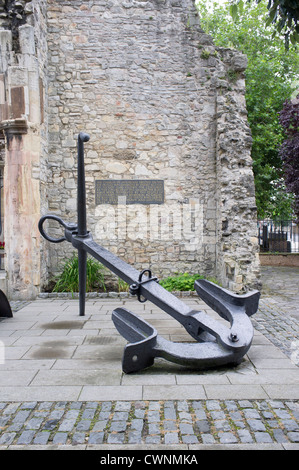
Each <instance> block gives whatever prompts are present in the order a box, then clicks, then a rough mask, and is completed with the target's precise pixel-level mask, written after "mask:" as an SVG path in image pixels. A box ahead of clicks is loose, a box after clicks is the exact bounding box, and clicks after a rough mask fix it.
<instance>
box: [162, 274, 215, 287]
mask: <svg viewBox="0 0 299 470" xmlns="http://www.w3.org/2000/svg"><path fill="white" fill-rule="evenodd" d="M197 279H207V280H208V281H211V282H214V283H215V284H217V280H216V279H214V278H209V279H208V278H206V277H205V276H201V275H200V274H189V273H178V274H177V275H175V276H169V277H167V278H165V279H162V280H161V281H160V284H161V286H162V287H164V289H166V290H168V291H170V292H172V291H194V290H195V289H194V282H195V281H196V280H197Z"/></svg>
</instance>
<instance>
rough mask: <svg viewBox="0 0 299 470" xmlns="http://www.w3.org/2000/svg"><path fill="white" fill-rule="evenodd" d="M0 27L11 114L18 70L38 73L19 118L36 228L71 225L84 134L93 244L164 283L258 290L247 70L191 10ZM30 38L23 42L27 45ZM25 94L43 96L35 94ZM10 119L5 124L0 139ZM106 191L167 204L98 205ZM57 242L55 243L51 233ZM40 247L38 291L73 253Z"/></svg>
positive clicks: (84, 12)
mask: <svg viewBox="0 0 299 470" xmlns="http://www.w3.org/2000/svg"><path fill="white" fill-rule="evenodd" d="M46 17H47V21H46ZM1 21H2V23H1ZM1 24H2V28H3V30H4V32H3V37H5V35H7V34H8V35H10V40H9V41H8V42H9V44H10V46H9V50H7V49H6V46H5V45H3V44H2V48H1V52H2V55H1V57H2V60H3V61H4V63H3V67H2V72H3V77H4V78H3V80H4V82H3V83H4V89H5V90H8V93H6V94H5V93H4V95H3V99H2V104H3V105H2V107H1V109H2V111H3V112H6V111H5V110H11V109H12V108H11V105H12V102H13V106H14V107H15V106H17V104H18V103H22V99H21V101H20V96H21V98H22V96H23V95H22V90H19V91H20V93H21V95H20V96H19V95H18V96H19V98H18V99H17V100H15V99H13V100H12V101H11V98H9V100H10V101H9V100H7V96H9V97H11V96H12V94H11V91H9V90H11V86H10V85H9V83H8V81H7V77H8V75H9V69H10V67H12V66H16V67H21V68H22V69H24V68H25V69H26V70H27V72H28V70H31V69H32V64H35V65H34V67H35V68H34V70H35V72H36V73H35V75H34V77H35V78H34V81H32V84H31V85H30V83H29V82H26V83H25V82H24V83H23V82H22V83H20V88H23V92H24V97H25V101H24V103H25V104H24V106H25V108H24V109H23V111H24V112H20V109H19V111H18V112H19V115H18V117H21V118H22V119H25V121H26V129H33V128H34V129H35V135H36V136H38V137H37V138H38V141H36V142H35V144H36V145H35V148H36V146H38V149H39V151H38V159H37V160H36V159H34V158H33V157H32V158H33V160H32V161H31V162H30V165H31V167H30V168H31V170H32V171H31V173H30V172H29V173H28V175H29V174H31V175H32V178H34V179H36V180H37V182H38V185H37V187H36V195H37V199H38V205H39V211H40V214H45V213H46V212H48V211H50V212H54V213H56V214H57V215H60V216H62V217H63V218H64V219H65V220H67V221H69V222H71V221H73V222H75V221H76V195H77V193H76V178H77V175H76V154H77V149H76V145H77V142H76V139H77V135H78V133H79V132H80V131H85V132H88V133H89V134H90V137H91V139H90V141H89V142H88V144H86V145H85V150H86V153H85V164H86V165H85V170H86V186H87V204H88V207H87V215H88V229H89V230H90V231H91V232H92V234H93V237H94V239H95V241H97V242H98V243H100V244H102V245H103V246H105V247H106V248H108V249H109V250H111V251H113V252H115V253H116V254H117V255H118V256H120V257H122V258H124V259H125V260H126V261H128V262H129V263H132V264H134V266H135V267H136V268H137V269H145V268H151V269H152V271H153V273H154V275H156V276H158V277H160V278H161V277H162V276H166V275H169V274H174V273H176V272H185V271H188V272H192V273H195V272H198V273H201V274H203V275H205V276H214V277H217V278H218V279H219V281H220V282H221V283H222V284H223V285H224V286H226V287H229V288H230V289H232V290H235V291H237V292H241V291H242V290H248V289H249V288H251V287H254V286H256V284H257V281H258V276H259V262H258V254H257V252H258V246H257V238H256V208H255V197H254V184H253V174H252V168H251V157H250V149H251V137H250V130H249V127H248V123H247V115H246V106H245V98H244V93H245V82H244V70H245V68H246V58H245V57H244V56H243V55H242V54H240V53H238V52H236V51H231V50H229V49H223V48H217V47H215V46H214V44H213V41H212V39H211V38H210V37H209V36H208V35H206V34H205V33H204V32H203V31H202V29H201V28H200V25H199V21H198V17H197V13H196V10H195V7H194V2H193V0H181V1H178V0H148V1H143V0H124V1H122V2H120V1H119V0H109V1H106V0H97V1H92V0H85V1H82V0H80V1H79V0H72V1H70V0H63V1H61V0H59V1H58V0H48V1H46V0H43V1H37V0H33V1H25V0H23V1H18V2H17V1H10V2H0V26H1ZM25 31H27V33H28V34H29V36H30V38H31V40H30V41H29V42H28V41H24V40H22V34H23V33H24V32H25ZM22 32H23V33H22ZM0 33H1V32H0ZM20 33H21V35H20ZM23 38H24V36H23ZM20 39H21V40H20ZM32 39H33V42H32ZM7 44H8V43H7ZM28 45H30V47H31V49H30V52H29V55H30V60H29V59H28V57H29V56H28V51H26V48H27V47H28ZM7 51H8V52H7ZM7 54H8V55H7ZM27 60H29V62H28V61H27ZM26 61H27V62H26ZM27 72H26V73H27ZM26 73H25V75H26ZM26 76H27V77H28V76H29V75H28V73H27V75H26ZM37 83H38V86H37ZM30 86H31V88H34V89H35V90H36V93H35V94H34V93H33V92H32V93H31V94H30V93H29V94H28V93H27V91H28V90H29V88H30ZM14 92H15V91H14ZM26 100H27V101H26ZM26 103H27V104H26ZM26 106H27V108H26ZM29 109H35V111H36V113H35V115H34V116H35V117H34V118H32V116H31V114H30V112H29V111H28V110H29ZM11 117H12V116H10V117H9V116H5V115H3V116H2V128H3V129H5V126H7V124H5V121H7V120H8V119H9V118H10V119H11ZM13 117H14V118H16V117H17V115H14V116H13ZM29 124H30V125H29ZM7 157H8V146H7V148H6V160H7ZM99 180H105V181H107V180H108V181H109V180H110V181H114V180H138V181H140V180H141V181H142V180H154V181H155V180H159V181H161V180H162V181H163V184H164V202H163V204H153V203H151V204H150V203H148V204H127V203H126V201H124V199H123V198H120V200H119V203H118V205H111V204H99V203H98V201H97V199H96V184H97V183H96V182H97V181H99ZM9 184H11V183H9ZM27 205H28V206H30V203H28V202H27ZM14 211H15V212H16V219H17V218H18V217H17V207H15V208H14ZM33 220H35V216H34V217H33ZM34 224H35V222H34ZM51 231H52V232H51V233H52V235H53V236H57V235H58V231H59V229H58V228H57V227H55V223H54V225H53V226H52V228H51ZM11 236H12V233H10V234H9V233H7V235H6V237H7V240H9V237H11ZM21 236H22V235H21V234H20V237H21ZM34 237H35V235H34ZM38 240H39V241H38V244H37V245H36V249H37V251H38V253H39V255H40V254H41V260H42V261H41V262H40V265H39V267H37V265H36V264H35V265H34V264H32V270H33V271H35V270H36V269H38V276H39V280H37V279H36V281H35V282H36V290H38V289H43V288H44V286H45V285H47V283H48V282H49V279H50V278H51V276H52V275H53V274H55V273H56V272H57V271H58V270H59V267H60V263H61V262H62V261H63V260H64V259H65V258H66V257H67V256H69V255H70V254H71V252H72V247H71V246H70V245H69V244H68V243H62V244H59V245H53V244H52V245H50V244H48V243H45V242H43V241H42V240H40V237H39V238H38ZM14 246H15V245H14ZM14 250H17V248H14ZM16 254H17V255H18V256H19V254H18V253H16ZM11 255H12V259H15V256H14V253H12V252H11ZM28 259H29V258H28ZM22 262H23V261H22ZM26 262H27V261H26ZM16 263H17V264H19V265H20V263H21V261H19V260H18V261H17V262H16ZM27 264H28V262H27ZM11 282H17V281H15V280H14V281H11ZM18 282H19V281H18Z"/></svg>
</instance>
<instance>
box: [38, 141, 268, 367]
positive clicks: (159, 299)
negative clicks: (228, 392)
mask: <svg viewBox="0 0 299 470" xmlns="http://www.w3.org/2000/svg"><path fill="white" fill-rule="evenodd" d="M89 139H90V137H89V135H88V134H85V133H83V132H81V133H80V134H79V136H78V190H77V191H78V201H77V217H78V220H77V223H66V222H64V221H63V220H62V219H61V218H60V217H58V216H57V215H53V214H47V215H44V216H43V217H41V219H40V221H39V230H40V233H41V235H42V236H43V237H44V238H45V239H46V240H48V241H50V242H53V243H60V242H62V241H64V240H66V241H68V242H69V243H71V244H72V245H73V246H74V247H75V248H76V249H77V250H78V259H79V314H80V315H81V316H83V315H84V314H85V298H86V258H87V253H89V254H90V255H91V256H93V257H94V258H95V259H97V260H98V261H100V262H101V263H102V264H103V265H104V266H106V267H107V268H108V269H109V270H111V271H112V272H113V273H114V274H116V275H117V276H118V277H119V278H121V279H122V280H124V281H125V282H126V283H128V284H129V286H130V293H131V294H133V295H136V296H137V298H138V300H139V301H140V302H145V301H146V300H149V301H151V302H152V303H154V304H155V305H157V306H158V307H159V308H161V309H162V310H163V311H164V312H166V313H167V314H169V315H171V316H172V317H173V318H174V319H175V320H177V321H178V322H179V323H180V324H181V325H182V326H183V327H184V328H185V329H186V331H187V332H188V333H189V334H190V335H191V336H192V338H193V339H194V340H195V341H193V342H190V343H179V342H172V341H168V340H166V339H165V338H163V337H161V336H159V335H158V333H157V331H156V329H155V328H154V327H152V326H151V325H150V324H149V323H147V322H146V321H145V320H143V319H142V318H141V317H139V316H137V315H135V314H134V313H132V312H130V311H128V310H126V309H124V308H116V309H115V310H114V311H113V312H112V320H113V322H114V325H115V327H116V329H117V330H118V332H119V333H120V334H121V335H122V336H123V337H124V338H126V340H127V341H128V344H127V345H126V346H125V349H124V354H123V360H122V365H123V370H124V372H126V373H130V372H136V371H139V370H142V369H144V368H146V367H149V366H150V365H152V364H153V363H154V359H155V358H156V357H162V358H164V359H166V360H168V361H171V362H174V363H177V364H182V365H184V366H187V367H194V368H196V369H201V370H202V369H209V368H212V367H217V366H222V365H226V364H233V365H236V364H239V363H240V362H241V361H242V358H243V357H244V355H245V354H246V353H247V351H248V350H249V348H250V346H251V342H252V339H253V327H252V323H251V321H250V319H249V317H250V316H251V315H253V314H254V313H255V312H256V311H257V309H258V303H259V297H260V293H259V292H258V291H252V292H250V293H247V294H243V295H238V294H234V293H231V292H230V291H228V290H226V289H223V288H222V287H219V286H217V285H216V284H214V283H211V282H209V281H206V280H197V281H195V290H196V292H197V293H198V295H199V296H200V298H201V299H202V300H203V301H204V302H205V303H206V304H207V305H208V306H209V307H211V308H212V309H213V310H214V311H215V312H217V313H218V314H219V316H220V317H222V318H223V319H225V320H227V322H228V324H227V325H226V324H225V325H224V324H223V322H219V321H218V320H215V319H213V318H212V317H211V316H210V315H208V314H206V313H205V312H203V311H200V310H194V309H191V308H190V307H189V306H188V305H186V304H185V303H184V302H182V301H181V300H180V299H178V298H177V297H176V296H175V295H173V294H172V293H170V292H168V291H167V290H166V289H164V288H163V287H162V286H161V285H160V284H159V281H158V279H157V278H156V277H152V273H151V271H150V270H149V269H145V270H143V271H142V272H141V273H140V272H139V271H138V270H136V269H135V268H134V267H133V266H131V265H129V264H128V263H126V262H125V261H124V260H122V259H120V258H118V257H117V256H116V255H114V254H113V253H111V252H110V251H108V250H106V249H105V248H103V247H102V246H100V245H99V244H97V243H96V242H94V240H93V238H92V235H91V233H90V232H89V231H87V226H86V193H85V171H84V142H88V141H89ZM47 219H52V220H56V221H57V222H58V223H59V224H60V225H61V226H62V227H63V228H64V236H63V237H61V238H52V237H50V236H49V235H48V234H47V233H46V232H45V230H44V228H43V224H44V222H45V221H46V220H47Z"/></svg>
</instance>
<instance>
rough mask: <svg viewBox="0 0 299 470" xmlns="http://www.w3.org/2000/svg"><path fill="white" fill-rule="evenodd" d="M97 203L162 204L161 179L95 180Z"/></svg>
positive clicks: (162, 186)
mask: <svg viewBox="0 0 299 470" xmlns="http://www.w3.org/2000/svg"><path fill="white" fill-rule="evenodd" d="M95 185H96V188H95V199H96V205H98V204H163V203H164V181H163V180H96V182H95Z"/></svg>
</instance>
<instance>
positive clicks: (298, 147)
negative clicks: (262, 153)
mask: <svg viewBox="0 0 299 470" xmlns="http://www.w3.org/2000/svg"><path fill="white" fill-rule="evenodd" d="M279 121H280V124H281V125H282V127H283V128H284V132H285V136H286V138H285V140H284V141H283V143H282V145H281V147H280V150H279V155H280V157H281V159H282V162H283V170H284V179H285V184H286V187H287V190H288V191H289V192H290V193H293V194H294V195H295V213H296V216H297V219H298V220H299V94H298V96H297V98H296V99H295V100H286V101H285V103H284V106H283V109H282V111H281V112H280V114H279Z"/></svg>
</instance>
